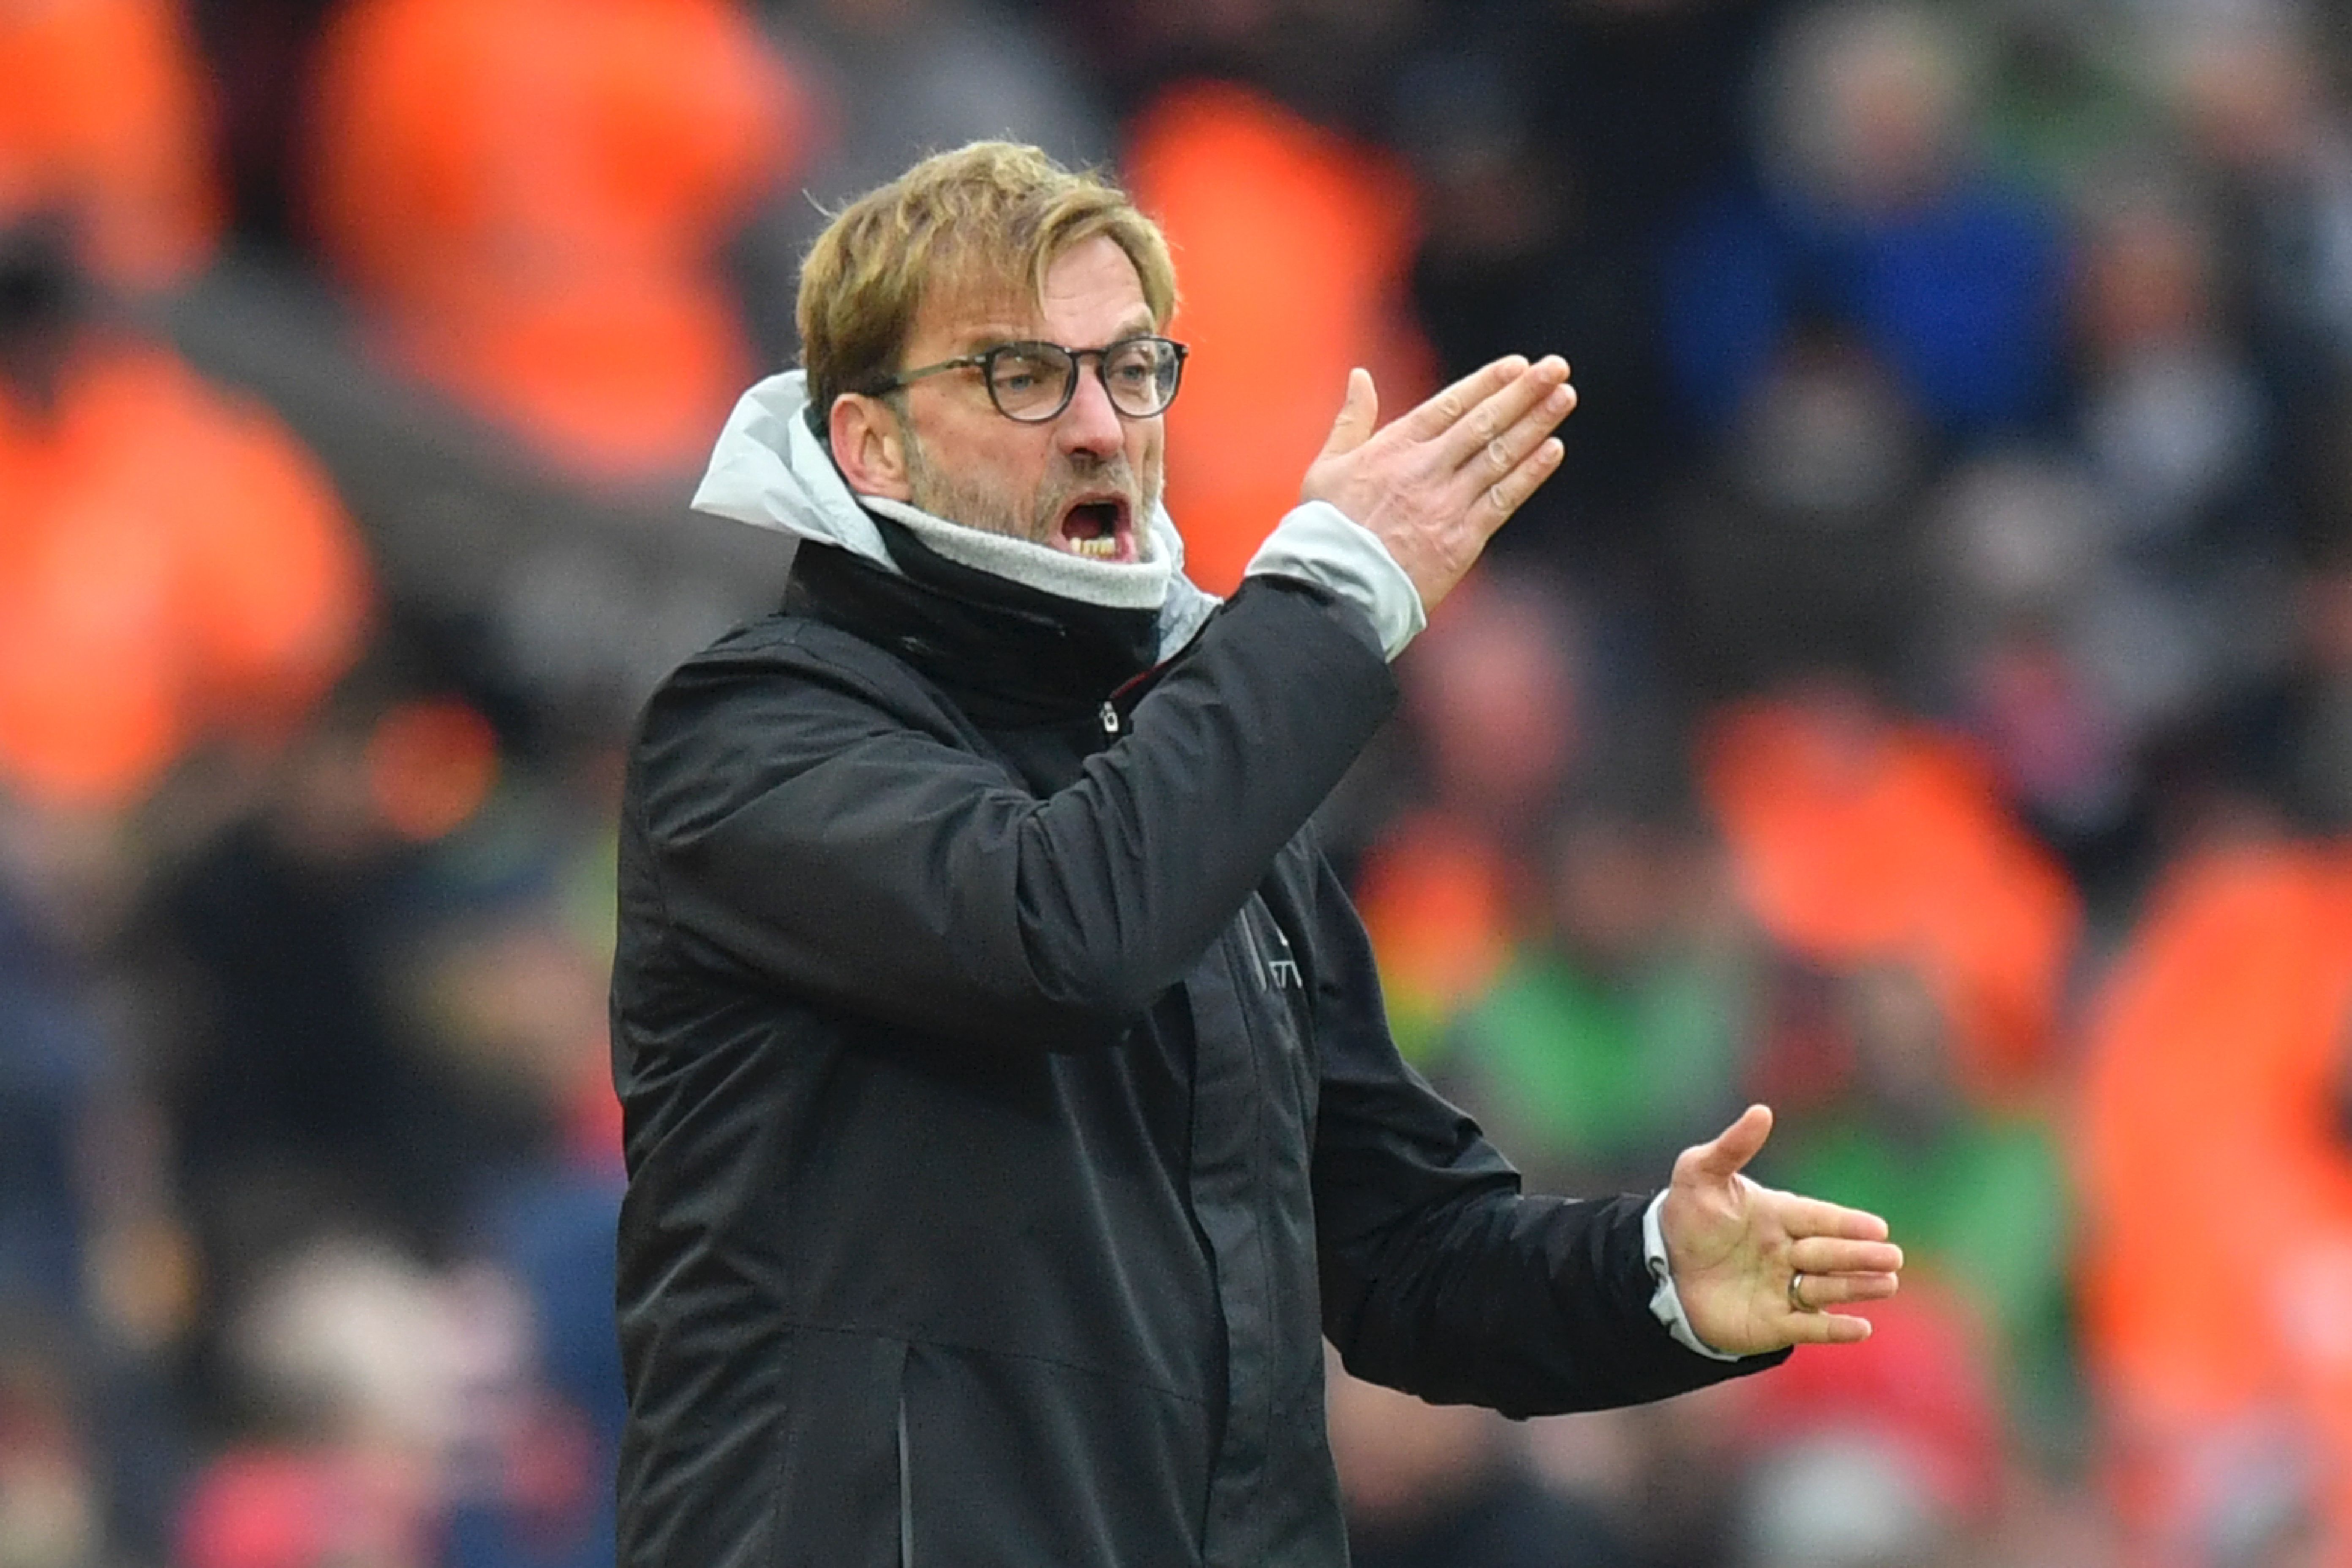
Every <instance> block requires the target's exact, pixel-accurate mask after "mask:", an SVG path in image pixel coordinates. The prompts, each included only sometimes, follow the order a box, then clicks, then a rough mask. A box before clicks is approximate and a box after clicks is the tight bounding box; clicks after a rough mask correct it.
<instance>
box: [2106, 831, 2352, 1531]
mask: <svg viewBox="0 0 2352 1568" xmlns="http://www.w3.org/2000/svg"><path fill="white" fill-rule="evenodd" d="M2088 1047H2089V1048H2088V1053H2087V1057H2086V1060H2085V1062H2084V1084H2083V1093H2082V1109H2081V1121H2080V1122H2079V1124H2078V1126H2077V1128H2076V1136H2077V1140H2078V1142H2077V1150H2078V1159H2079V1163H2080V1168H2081V1182H2082V1190H2083V1198H2084V1208H2085V1215H2086V1221H2087V1224H2086V1227H2085V1240H2086V1243H2087V1246H2086V1248H2085V1255H2084V1260H2083V1314H2084V1331H2085V1338H2086V1349H2087V1352H2088V1358H2089V1369H2090V1372H2091V1374H2092V1375H2093V1377H2094V1378H2095V1381H2096V1385H2097V1387H2098V1389H2099V1391H2100V1393H2101V1394H2102V1396H2103V1403H2104V1415H2105V1420H2106V1422H2107V1436H2108V1438H2109V1442H2110V1445H2111V1447H2110V1450H2109V1457H2110V1460H2111V1467H2110V1473H2111V1479H2112V1480H2113V1482H2114V1487H2115V1490H2114V1494H2113V1495H2114V1499H2115V1501H2116V1504H2117V1505H2118V1506H2119V1508H2120V1509H2121V1510H2122V1513H2123V1517H2124V1519H2125V1520H2126V1522H2127V1523H2128V1524H2129V1525H2130V1526H2131V1527H2132V1528H2133V1530H2134V1531H2135V1539H2136V1541H2137V1543H2138V1544H2137V1551H2138V1552H2139V1557H2138V1560H2140V1561H2147V1562H2156V1563H2172V1562H2183V1563H2206V1562H2216V1561H2229V1562H2255V1561H2264V1562H2269V1561H2282V1562H2284V1561H2300V1560H2305V1559H2302V1558H2295V1557H2292V1556H2284V1555H2280V1556H2273V1555H2265V1554H2266V1553H2273V1552H2280V1551H2282V1549H2283V1546H2284V1545H2291V1544H2292V1543H2293V1542H2294V1540H2295V1539H2296V1538H2297V1537H2298V1535H2299V1534H2300V1533H2301V1532H2302V1531H2305V1530H2308V1529H2309V1528H2311V1527H2312V1526H2313V1525H2314V1523H2315V1521H2325V1523H2324V1533H2323V1536H2322V1540H2323V1542H2324V1549H2323V1553H2322V1557H2321V1558H2319V1559H2310V1560H2325V1561H2329V1562H2334V1561H2336V1560H2339V1559H2340V1558H2342V1557H2343V1555H2344V1554H2345V1552H2347V1550H2352V1336H2347V1325H2352V1141H2347V1106H2352V1093H2347V1085H2352V861H2347V858H2346V850H2345V847H2344V845H2343V844H2342V843H2341V842H2337V841H2325V842H2305V843H2297V842H2284V841H2274V842H2271V843H2268V844H2242V845H2238V846H2224V847H2216V848H2213V849H2211V850H2209V851H2207V852H2205V853H2202V854H2196V855H2191V856H2189V857H2188V858H2185V859H2184V860H2182V861H2181V862H2180V863H2179V864H2177V865H2176V866H2174V867H2173V868H2171V870H2170V872H2169V874H2168V876H2167V878H2166V879H2165V881H2164V882H2163V884H2162V885H2160V886H2159V887H2158V889H2157V890H2156V891H2155V892H2154V893H2153V894H2152V895H2151V897H2150V899H2149V901H2148V904H2147V915H2146V918H2145V919H2144V921H2142V923H2141V925H2140V927H2139V929H2138V930H2137V931H2135V933H2134V934H2133V937H2132V941H2131V944H2130V946H2129V947H2128V948H2127V949H2126V952H2124V953H2123V955H2122V956H2121V958H2120V959H2119V960H2118V962H2117V963H2116V967H2115V969H2114V971H2113V972H2112V974H2111V976H2110V977H2109V979H2108V981H2107V982H2106V984H2105V985H2104V986H2103V988H2102V991H2101V994H2100V997H2099V1005H2098V1007H2097V1010H2096V1013H2095V1017H2094V1019H2093V1022H2092V1026H2091V1029H2090V1034H2089V1040H2088Z"/></svg>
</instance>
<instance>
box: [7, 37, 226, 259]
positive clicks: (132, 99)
mask: <svg viewBox="0 0 2352 1568" xmlns="http://www.w3.org/2000/svg"><path fill="white" fill-rule="evenodd" d="M209 108H210V106H209V104H208V103H207V101H206V99H205V84H204V78H203V73H202V71H201V70H200V69H199V68H198V66H197V62H196V60H195V58H194V52H193V50H192V48H191V47H190V40H189V38H188V37H187V35H186V32H185V27H184V18H183V16H182V15H181V7H180V6H179V5H177V4H176V3H175V0H43V3H42V4H39V5H10V6H8V7H7V8H6V9H5V10H0V221H5V219H6V218H7V217H8V216H10V215H15V214H21V213H24V212H27V211H33V210H37V209H40V208H71V209H73V210H75V211H77V212H79V213H80V214H82V215H83V216H84V219H85V226H84V232H83V234H82V236H81V239H82V247H83V254H82V257H81V259H82V260H83V262H84V263H85V264H86V265H87V266H89V268H91V269H92V271H93V272H95V273H96V275H97V276H99V277H100V278H102V279H105V280H106V281H107V282H108V283H109V284H110V285H113V286H115V287H119V288H122V289H135V290H143V289H155V288H160V287H163V286H165V285H168V284H172V283H176V282H180V281H183V280H184V279H187V278H188V277H189V276H190V275H191V274H193V273H194V272H195V271H196V270H198V269H199V268H202V267H203V266H204V264H205V261H206V260H207V259H208V258H210V256H211V253H212V249H213V246H214V244H215V240H216V239H217V237H218V236H219V231H220V226H221V217H222V213H221V208H222V205H223V204H222V201H221V195H220V192H219V190H218V188H217V184H216V175H215V171H214V169H213V166H212V162H211V156H210V153H211V148H212V145H213V142H212V134H211V132H212V127H211V122H210V118H209V112H208V111H209Z"/></svg>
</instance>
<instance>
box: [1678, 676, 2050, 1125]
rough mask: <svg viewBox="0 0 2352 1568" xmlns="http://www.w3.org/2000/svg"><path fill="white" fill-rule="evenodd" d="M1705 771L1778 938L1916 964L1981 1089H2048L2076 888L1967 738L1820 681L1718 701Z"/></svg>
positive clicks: (1816, 951) (2008, 1097)
mask: <svg viewBox="0 0 2352 1568" xmlns="http://www.w3.org/2000/svg"><path fill="white" fill-rule="evenodd" d="M1700 778H1701V785H1702V788H1703V790H1704V792H1705V795H1706V799H1707V802H1708V804H1709V805H1710V806H1712V808H1713V809H1714V811H1715V813H1716V815H1717V820H1718V821H1719V823H1720V825H1721V826H1722V830H1723V833H1724V836H1725V838H1726V840H1727V842H1728V844H1729V845H1730V847H1731V854H1732V858H1733V861H1734V865H1735V867H1736V871H1737V876H1738V886H1739V889H1740V894H1741V897H1742V899H1743V900H1744V901H1745V902H1746V904H1747V907H1748V909H1749V910H1750V911H1751V912H1752V914H1753V915H1754V917H1755V918H1756V920H1757V921H1759V924H1760V925H1761V926H1762V927H1763V929H1764V930H1765V931H1767V932H1769V934H1770V935H1771V937H1772V938H1773V939H1774V941H1776V942H1779V943H1780V944H1781V945H1782V946H1784V947H1785V948H1786V949H1788V950H1789V952H1791V953H1792V954H1794V955H1795V956H1797V957H1799V958H1801V959H1802V960H1804V961H1805V962H1807V963H1811V964H1814V965H1816V966H1820V967H1822V968H1827V969H1839V968H1843V967H1847V966H1850V965H1853V964H1856V963H1867V962H1873V961H1901V962H1905V963H1912V964H1916V966H1917V967H1918V972H1919V973H1920V974H1921V976H1922V977H1923V978H1924V979H1925V980H1926V982H1927V986H1928V988H1929V990H1930V992H1931V994H1933V995H1934V997H1935V999H1936V1001H1937V1005H1938V1006H1939V1007H1940V1008H1941V1009H1942V1011H1943V1015H1944V1016H1945V1017H1947V1018H1948V1020H1949V1021H1950V1025H1951V1070H1952V1076H1953V1079H1954V1080H1955V1081H1956V1082H1957V1083H1958V1086H1959V1087H1960V1089H1961V1091H1962V1092H1963V1093H1965V1094H1967V1095H1968V1096H1969V1097H1970V1098H1971V1099H1973V1100H1977V1101H1978V1102H1979V1103H1981V1104H1987V1105H1998V1104H2000V1103H2003V1102H2005V1101H2016V1100H2029V1101H2030V1100H2032V1098H2034V1097H2035V1096H2037V1095H2038V1094H2039V1093H2041V1092H2042V1090H2043V1089H2045V1088H2046V1087H2047V1084H2048V1075H2049V1073H2050V1069H2051V1068H2052V1067H2053V1062H2054V1059H2055V1046H2056V1030H2057V1026H2058V1023H2059V1010H2060V1006H2061V1003H2062V1001H2063V994H2064V987H2065V985H2066V982H2067V978H2068V973H2069V966H2070V965H2071V964H2072V963H2073V962H2074V956H2075V942H2076V939H2077V936H2078V928H2079V925H2080V922H2081V906H2080V900H2079V898H2078V895H2077V894H2076V892H2075V890H2074V888H2073V886H2072V885H2071V884H2070V883H2069V882H2068V881H2067V880H2066V877H2065V874H2064V872H2063V870H2062V869H2061V868H2059V866H2058V865H2057V863H2056V861H2055V860H2054V858H2053V857H2052V856H2051V855H2050V854H2049V853H2048V851H2047V850H2045V849H2044V848H2043V847H2042V846H2041V845H2040V844H2038V843H2036V842H2035V841H2034V840H2033V839H2032V838H2031V837H2029V836H2028V835H2027V834H2026V833H2025V831H2024V829H2023V828H2022V826H2021V825H2020V824H2019V823H2018V822H2017V821H2016V820H2015V818H2014V816H2012V814H2011V810H2010V808H2009V806H2008V805H2007V803H2006V802H2005V801H2004V800H2003V799H2002V798H2001V796H2000V794H1999V792H1998V790H1997V789H1996V787H1995V784H1994V780H1993V778H1992V776H1991V774H1990V772H1989V770H1988V769H1987V768H1986V767H1985V765H1984V762H1983V759H1982V758H1981V757H1980V756H1979V754H1978V753H1977V752H1975V751H1974V750H1973V749H1971V748H1970V747H1969V746H1968V745H1967V744H1966V743H1965V742H1960V741H1958V740H1957V739H1955V738H1953V737H1950V736H1948V735H1946V734H1943V733H1940V732H1938V731H1936V730H1934V729H1932V728H1930V727H1928V726H1927V725H1925V724H1921V723H1918V722H1916V721H1911V720H1908V719H1906V718H1905V717H1903V716H1902V715H1900V714H1899V713H1895V712H1893V711H1890V710H1887V709H1885V707H1883V706H1882V705H1881V704H1879V703H1878V702H1876V701H1875V700H1872V699H1871V698H1869V697H1867V696H1866V695H1864V693H1863V692H1862V691H1860V690H1859V689H1854V688H1853V687H1850V686H1844V685H1840V684H1836V683H1832V682H1821V683H1816V684H1813V685H1811V686H1808V687H1802V688H1797V689H1790V690H1787V691H1784V692H1782V693H1781V694H1780V695H1779V696H1777V697H1775V698H1772V699H1769V700H1760V701H1756V702H1751V703H1746V704H1740V705H1737V706H1734V707H1732V708H1730V709H1728V710H1725V711H1723V712H1721V713H1719V714H1718V715H1717V717H1716V718H1715V719H1714V721H1712V722H1711V724H1710V725H1709V727H1708V730H1707V732H1706V734H1705V735H1704V736H1703V737H1702V750H1701V753H1700Z"/></svg>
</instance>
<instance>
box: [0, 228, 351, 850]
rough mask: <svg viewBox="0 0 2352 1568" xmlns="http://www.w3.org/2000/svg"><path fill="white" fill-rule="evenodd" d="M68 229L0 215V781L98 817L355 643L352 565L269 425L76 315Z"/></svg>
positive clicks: (301, 454) (148, 788)
mask: <svg viewBox="0 0 2352 1568" xmlns="http://www.w3.org/2000/svg"><path fill="white" fill-rule="evenodd" d="M71 257H72V250H71V246H70V242H69V240H68V227H67V226H65V225H64V224H63V223H62V222H61V221H49V220H46V219H42V218H38V217H36V218H31V219H23V220H19V221H17V222H16V223H14V224H12V225H10V226H7V227H5V228H0V517H5V518H6V519H7V523H8V532H7V537H6V548H5V551H0V606H5V610H0V792H5V793H6V794H8V795H15V796H16V797H18V798H19V799H20V800H22V801H25V802H29V803H31V804H33V805H37V806H40V807H42V808H45V809H56V810H83V811H100V812H112V811H120V810H121V809H123V808H126V807H129V806H131V805H136V804H137V803H139V802H140V801H141V800H142V799H143V798H145V797H146V796H147V795H149V793H150V792H152V790H153V789H154V788H155V787H156V786H157V784H159V783H160V782H161V781H162V780H163V776H164V774H165V773H166V772H167V771H168V770H170V769H171V768H172V767H173V766H174V765H175V764H176V763H180V762H182V761H183V760H184V759H185V758H186V757H187V756H188V754H189V753H190V752H193V751H194V750H197V749H199V748H201V747H204V746H206V745H208V744H212V743H214V742H222V741H229V742H243V743H245V744H247V746H249V747H267V746H268V745H272V744H275V743H277V742H278V741H280V740H282V738H283V737H284V735H285V733H286V732H287V731H288V730H289V728H290V727H291V726H293V725H294V724H295V723H296V722H298V721H299V719H300V718H301V716H302V714H303V713H304V712H305V711H306V710H308V709H309V708H310V705H311V704H312V703H313V702H315V701H316V700H318V698H319V697H320V694H321V693H322V692H324V691H325V689H327V688H328V686H329V685H330V684H331V682H332V681H333V680H334V679H336V678H337V677H338V676H340V675H341V673H342V671H343V669H344V668H346V666H348V665H349V663H350V662H351V660H352V658H353V657H354V656H355V654H356V653H357V651H358V647H359V644H360V640H361V637H362V633H363V629H364V627H365V624H366V620H367V616H368V612H369V584H368V568H367V563H366V560H365V557H364V555H363V553H362V547H361V544H360V542H359V540H358V539H357V537H356V536H355V535H354V533H353V531H352V526H351V524H350V522H349V521H348V520H347V519H346V517H345V516H344V514H343V510H342V508H341V503H340V501H339V500H338V498H337V496H336V494H335V492H334V490H333V489H332V488H331V486H330V485H329V484H328V482H327V479H326V477H325V476H324V475H323V474H322V473H320V471H319V469H318V468H317V466H316V464H315V462H314V461H313V460H312V459H311V458H310V456H309V455H308V453H306V452H305V451H304V450H303V449H302V448H301V447H299V446H297V445H296V443H295V442H294V440H293V438H292V437H290V436H289V434H288V433H287V432H286V430H285V429H284V428H283V427H282V426H280V425H279V424H278V422H277V420H275V419H274V418H273V417H271V416H269V415H268V413H267V412H265V411H264V410H262V409H260V408H258V407H257V406H255V405H251V404H249V403H247V402H246V401H244V400H243V399H240V398H236V397H234V396H232V395H228V394H226V393H225V392H221V391H218V390H215V389H214V388H212V387H210V386H207V385H206V384H204V383H203V382H202V381H200V380H198V379H197V377H196V376H195V375H194V374H193V373H192V372H191V371H190V370H189V369H188V368H187V367H186V366H184V364H182V363H180V362H179V360H178V359H177V358H176V357H175V356H173V354H172V353H170V352H169V351H167V350H165V349H164V348H163V347H161V346H158V345H154V344H152V343H147V342H141V341H138V340H136V339H134V338H131V337H130V336H127V335H125V334H122V333H121V332H118V331H112V330H110V329H109V328H108V327H106V326H105V325H103V324H101V323H100V321H97V320H95V319H93V317H92V315H91V313H90V310H89V291H88V286H87V283H86V280H85V279H84V278H83V277H82V276H81V274H80V273H79V271H78V270H77V269H76V268H75V266H74V264H73V262H72V259H71Z"/></svg>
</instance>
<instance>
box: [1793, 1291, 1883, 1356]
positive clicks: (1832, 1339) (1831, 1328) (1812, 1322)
mask: <svg viewBox="0 0 2352 1568" xmlns="http://www.w3.org/2000/svg"><path fill="white" fill-rule="evenodd" d="M1809 1283H1810V1281H1809ZM1781 1332H1782V1333H1783V1334H1785V1335H1786V1336H1787V1338H1788V1340H1789V1342H1790V1344H1799V1345H1854V1344H1860V1343H1861V1342H1863V1341H1864V1340H1866V1339H1868V1338H1870V1320H1869V1319H1868V1318H1856V1317H1853V1316H1851V1315H1849V1314H1847V1313H1844V1312H1790V1314H1789V1315H1788V1316H1787V1317H1786V1318H1784V1319H1783V1320H1782V1321H1781Z"/></svg>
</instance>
